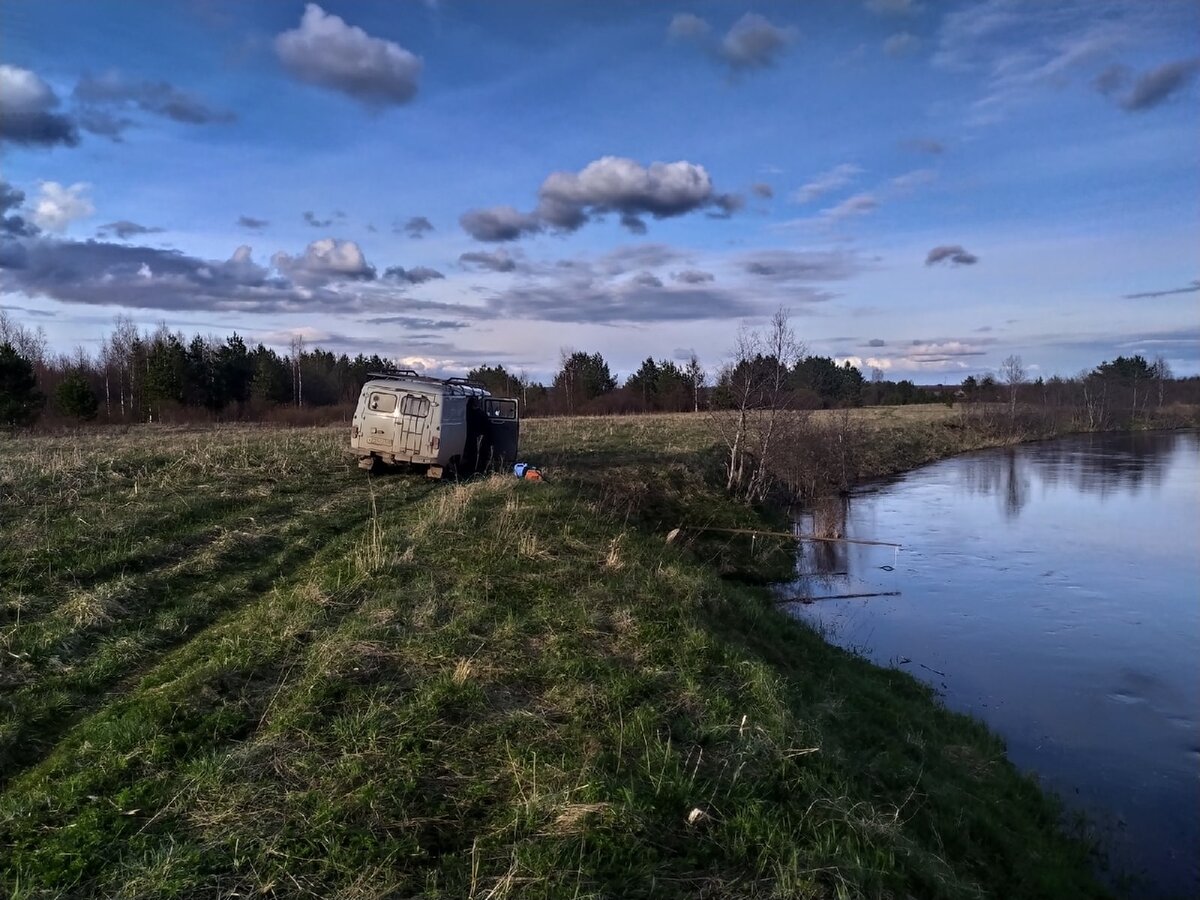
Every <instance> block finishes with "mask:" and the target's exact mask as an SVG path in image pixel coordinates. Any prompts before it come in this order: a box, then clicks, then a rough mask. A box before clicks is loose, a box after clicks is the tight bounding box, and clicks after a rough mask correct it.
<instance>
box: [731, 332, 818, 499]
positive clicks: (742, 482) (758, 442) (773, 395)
mask: <svg viewBox="0 0 1200 900" xmlns="http://www.w3.org/2000/svg"><path fill="white" fill-rule="evenodd" d="M788 319H789V315H788V311H787V310H786V309H780V310H779V311H778V312H776V313H775V315H774V316H772V317H771V324H770V325H769V326H768V327H767V329H766V331H765V332H762V333H760V332H756V331H750V330H749V329H747V328H745V327H744V326H743V327H742V328H740V329H739V330H738V336H737V341H736V342H735V344H734V347H733V352H732V359H731V361H730V363H729V364H728V365H727V366H726V368H725V370H724V372H723V373H722V380H723V381H724V382H725V383H726V385H727V386H728V388H729V393H730V395H731V400H732V406H733V416H732V417H730V416H727V415H723V414H714V423H715V424H716V426H717V428H718V430H719V431H720V433H721V434H722V436H723V437H724V439H725V445H726V447H727V448H728V454H729V455H728V457H727V459H726V468H725V473H726V478H725V486H726V489H727V490H728V491H729V492H730V493H732V494H735V495H737V496H740V497H742V498H743V499H746V500H749V501H757V500H761V499H762V498H763V497H764V496H765V495H766V493H767V489H768V487H769V478H768V471H769V469H768V466H769V465H770V455H771V453H772V452H773V451H774V450H775V444H776V441H777V438H778V436H779V434H780V431H781V427H780V425H781V420H782V417H783V416H784V415H785V414H786V410H787V408H788V406H789V404H788V402H787V400H788V393H789V392H788V375H789V373H790V372H791V369H792V367H793V366H795V364H796V362H797V360H799V359H800V358H801V357H802V356H803V355H804V346H803V345H802V344H801V343H800V342H799V341H797V340H796V335H795V332H793V331H792V328H791V325H790V324H789V322H788Z"/></svg>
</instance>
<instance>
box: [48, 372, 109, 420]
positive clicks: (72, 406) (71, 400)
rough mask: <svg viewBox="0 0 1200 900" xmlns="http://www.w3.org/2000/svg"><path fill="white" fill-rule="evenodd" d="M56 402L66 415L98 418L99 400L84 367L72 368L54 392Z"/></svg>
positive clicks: (85, 418)
mask: <svg viewBox="0 0 1200 900" xmlns="http://www.w3.org/2000/svg"><path fill="white" fill-rule="evenodd" d="M54 403H55V405H56V406H57V407H58V411H59V412H61V413H62V414H63V415H64V416H71V417H72V418H75V419H81V420H83V421H91V420H92V419H94V418H96V410H97V408H98V407H99V405H100V403H99V400H98V399H97V398H96V392H95V391H93V390H92V386H91V384H90V383H88V380H87V375H85V374H84V372H83V370H82V369H72V370H71V371H70V372H68V373H67V375H66V377H65V378H64V379H63V380H62V382H61V383H60V384H59V386H58V388H57V389H56V390H55V392H54Z"/></svg>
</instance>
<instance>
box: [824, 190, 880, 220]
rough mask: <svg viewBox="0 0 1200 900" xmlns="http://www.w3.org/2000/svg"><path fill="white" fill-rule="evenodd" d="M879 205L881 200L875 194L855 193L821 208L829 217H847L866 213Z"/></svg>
mask: <svg viewBox="0 0 1200 900" xmlns="http://www.w3.org/2000/svg"><path fill="white" fill-rule="evenodd" d="M878 206H879V200H878V199H877V198H876V197H875V195H874V194H855V195H854V196H853V197H847V198H846V199H845V200H843V201H842V202H841V203H839V204H837V205H836V206H831V207H829V208H828V209H823V210H821V215H822V216H825V217H826V218H829V219H847V218H850V217H851V216H862V215H866V214H867V213H869V212H871V211H873V210H875V209H877V208H878Z"/></svg>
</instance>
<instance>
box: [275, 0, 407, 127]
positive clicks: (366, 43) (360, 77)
mask: <svg viewBox="0 0 1200 900" xmlns="http://www.w3.org/2000/svg"><path fill="white" fill-rule="evenodd" d="M275 52H276V54H277V55H278V56H279V60H280V62H282V63H283V66H284V68H285V69H287V70H288V71H289V72H290V73H291V74H292V75H294V76H295V77H296V78H298V79H300V80H301V81H306V82H308V83H309V84H315V85H318V86H320V87H324V88H328V89H330V90H334V91H339V92H341V93H343V94H346V95H348V96H350V97H353V98H354V99H356V100H358V101H360V102H362V103H365V104H367V105H368V106H390V105H395V104H400V103H407V102H408V101H409V100H411V99H412V98H413V97H414V96H415V95H416V93H417V86H418V82H419V81H420V77H421V68H422V65H423V63H422V62H421V58H420V57H419V56H416V55H415V54H413V53H411V52H409V51H408V50H406V49H404V48H403V47H401V46H400V45H399V44H397V43H395V42H394V41H388V40H383V39H382V38H377V37H372V36H371V35H369V34H367V33H366V32H365V31H363V30H362V29H361V28H358V27H356V26H354V25H348V24H346V22H345V20H344V19H342V18H341V17H339V16H335V15H332V14H330V13H326V12H325V10H323V9H321V7H320V6H318V5H317V4H315V3H310V4H308V6H306V7H305V8H304V15H303V16H302V17H301V19H300V26H299V27H298V28H294V29H292V30H291V31H285V32H283V33H282V34H280V35H279V36H277V37H276V38H275Z"/></svg>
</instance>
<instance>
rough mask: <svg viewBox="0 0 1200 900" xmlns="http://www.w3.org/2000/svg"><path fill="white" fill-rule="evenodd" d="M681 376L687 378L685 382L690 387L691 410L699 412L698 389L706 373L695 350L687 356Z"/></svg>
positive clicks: (706, 375) (701, 385)
mask: <svg viewBox="0 0 1200 900" xmlns="http://www.w3.org/2000/svg"><path fill="white" fill-rule="evenodd" d="M683 377H684V378H685V379H687V383H688V385H689V386H690V387H691V389H692V412H699V411H700V389H701V388H702V387H704V381H705V379H706V378H707V377H708V373H707V372H705V371H704V367H703V366H702V365H700V357H698V356H697V355H696V351H695V350H693V351H692V353H691V355H690V356H689V357H688V361H687V365H685V366H684V367H683Z"/></svg>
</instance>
